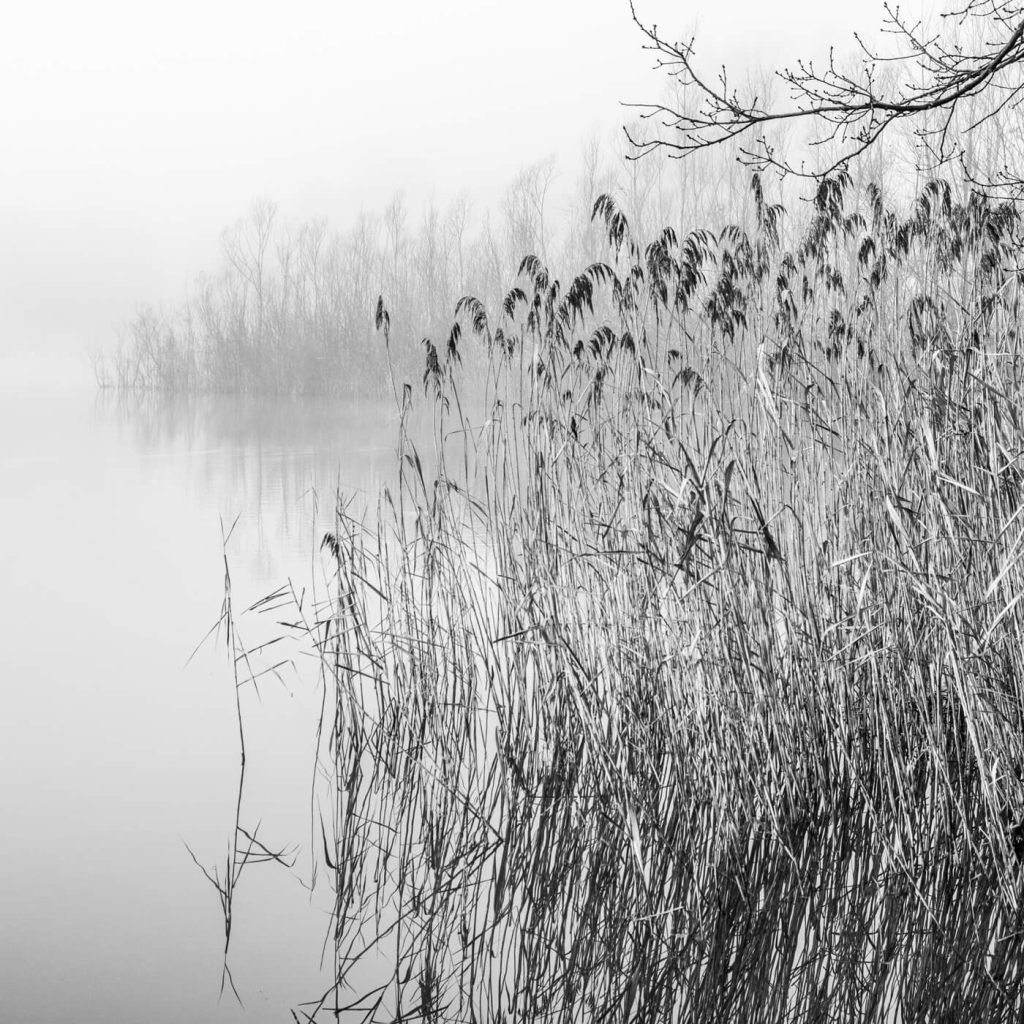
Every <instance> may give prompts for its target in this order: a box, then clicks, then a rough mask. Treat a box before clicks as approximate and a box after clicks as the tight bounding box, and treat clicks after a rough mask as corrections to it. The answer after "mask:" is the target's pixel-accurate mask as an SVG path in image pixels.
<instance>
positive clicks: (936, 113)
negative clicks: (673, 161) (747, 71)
mask: <svg viewBox="0 0 1024 1024" xmlns="http://www.w3.org/2000/svg"><path fill="white" fill-rule="evenodd" d="M630 9H631V11H632V14H633V20H634V22H635V23H636V24H637V26H638V27H639V28H640V30H641V32H643V34H644V36H645V37H646V39H647V42H646V43H645V49H648V50H651V51H653V52H655V53H656V54H657V55H658V65H657V66H658V67H660V68H663V69H664V70H665V71H666V72H667V73H668V74H669V75H670V76H671V77H672V78H673V79H675V80H676V82H677V83H679V84H680V85H681V86H682V87H683V89H684V95H685V96H686V98H687V99H689V100H691V101H692V102H690V103H688V104H687V105H686V106H685V108H683V107H678V108H677V107H672V106H668V105H665V104H661V103H651V104H633V106H636V107H638V108H639V109H641V110H642V111H643V113H642V115H641V116H642V118H644V119H653V120H654V121H655V122H656V123H657V124H658V126H659V128H660V131H659V132H658V133H657V134H656V135H655V136H654V137H652V138H649V139H638V138H636V137H635V135H634V133H632V132H631V131H630V130H629V129H628V128H627V129H626V135H627V137H628V138H629V140H630V142H631V143H632V144H633V145H634V147H635V155H638V156H642V155H644V154H646V153H650V152H652V151H654V150H658V149H664V150H667V151H669V154H670V155H672V156H676V157H682V156H686V155H687V154H690V153H693V152H695V151H698V150H702V149H708V148H711V147H715V146H718V145H721V144H723V143H727V142H734V143H736V145H737V146H738V149H739V155H740V159H741V160H742V161H743V162H745V163H748V164H751V165H753V166H756V167H758V168H761V169H764V168H766V167H774V168H776V169H777V170H779V171H780V172H782V173H787V174H788V173H795V174H801V175H806V176H810V177H823V176H826V175H828V174H830V173H832V172H834V171H836V170H838V169H839V168H841V167H844V166H846V165H848V164H849V162H850V161H851V160H853V159H855V158H856V157H858V156H860V155H861V154H863V153H864V152H865V151H866V150H868V149H870V148H871V147H873V146H874V145H875V144H876V143H877V142H878V141H879V139H880V138H881V137H882V135H883V133H885V132H886V130H887V129H889V128H890V127H892V126H893V125H896V124H898V123H901V122H908V123H909V124H910V125H911V126H912V127H913V130H914V133H915V134H916V136H917V137H918V139H919V140H920V141H921V142H922V143H923V145H924V147H925V149H926V151H927V153H929V154H930V155H931V157H932V158H933V159H934V161H935V162H936V163H937V164H942V163H946V162H948V161H950V160H957V161H960V162H963V155H964V139H965V138H967V137H970V136H971V135H972V134H973V133H974V132H975V131H976V130H977V129H978V128H980V127H981V126H982V125H983V124H985V123H986V122H989V121H990V120H991V119H993V118H998V117H999V115H1001V114H1003V113H1005V112H1007V111H1011V110H1014V109H1016V108H1018V107H1019V105H1020V104H1021V101H1022V100H1024V75H1022V73H1021V72H1022V67H1024V4H1021V3H1017V2H1012V0H966V2H965V4H964V5H963V6H961V7H959V8H956V9H951V10H947V11H944V12H943V13H942V14H941V15H940V24H941V29H940V30H939V31H937V32H930V31H928V30H926V29H925V27H924V26H923V24H922V23H921V22H915V21H910V20H908V19H907V18H905V17H904V15H903V14H902V13H901V12H900V9H899V7H897V6H893V5H890V4H888V3H886V4H885V22H884V25H883V33H884V34H886V35H889V36H892V37H894V38H895V40H896V42H897V45H898V52H896V53H895V54H894V55H882V54H881V53H879V52H877V51H876V50H875V49H874V48H872V47H869V46H868V45H867V44H866V43H865V42H864V40H863V39H862V38H861V37H860V36H855V37H854V38H855V40H856V43H857V45H858V47H859V51H860V59H859V62H858V63H857V65H856V67H855V68H854V69H853V70H849V71H847V70H843V69H842V68H841V67H840V66H839V65H838V64H837V62H836V58H835V51H834V50H832V51H830V54H829V59H828V63H827V66H826V67H825V68H824V69H819V68H817V67H815V65H814V63H813V62H804V61H800V62H798V64H797V67H796V69H795V70H793V69H789V68H786V69H784V70H782V71H778V72H777V73H776V74H777V76H778V78H779V79H780V80H781V83H782V85H783V86H784V88H785V89H787V90H788V92H789V95H790V101H789V105H788V106H784V105H777V104H773V103H771V102H770V101H765V100H764V99H762V98H760V97H758V96H757V95H756V94H754V95H750V96H749V97H746V96H744V95H742V94H741V92H740V91H739V90H738V89H737V88H736V87H735V86H734V85H732V84H731V83H730V81H729V77H728V74H727V72H726V69H725V68H724V67H723V68H722V69H721V70H720V71H719V72H718V73H717V75H715V76H714V77H708V76H707V75H706V74H705V73H704V72H703V71H702V70H701V69H700V68H699V67H698V65H697V63H696V60H695V56H694V39H693V37H691V38H690V40H689V41H688V42H669V41H668V40H667V39H665V38H663V37H662V36H661V35H660V34H659V33H658V27H657V25H647V24H645V23H643V22H642V21H641V20H640V18H639V16H638V15H637V13H636V7H635V5H634V0H630ZM965 39H970V40H972V42H971V43H970V44H965V42H964V40H965ZM982 94H984V97H985V98H986V99H987V100H988V102H987V103H986V104H984V106H983V108H982V109H981V110H980V111H978V107H977V105H976V104H970V106H972V107H973V111H972V114H971V117H969V118H967V119H966V123H963V124H960V123H959V122H958V120H957V116H958V114H960V113H961V112H962V109H963V108H964V107H965V106H966V105H968V101H971V100H973V99H974V98H976V97H980V96H982ZM796 120H805V121H808V122H814V124H815V129H814V130H815V134H814V137H813V139H812V141H811V145H812V147H817V151H818V152H820V153H822V154H827V155H825V156H824V158H823V159H822V160H820V161H818V162H816V163H815V165H814V166H812V167H811V168H810V169H808V168H807V167H805V166H804V165H803V164H802V163H801V164H799V165H796V164H795V163H794V162H793V161H792V159H791V158H790V157H787V156H783V155H780V154H779V152H778V151H777V150H776V148H775V147H774V146H773V144H772V143H771V141H770V140H769V139H768V137H767V134H766V132H767V129H768V128H769V127H771V126H778V125H779V124H780V123H784V122H792V121H796ZM969 173H970V172H969ZM978 184H983V185H988V186H994V185H1007V186H1011V187H1013V188H1015V189H1016V190H1018V191H1019V190H1021V189H1022V187H1024V169H1022V168H1017V167H1012V166H1003V167H1001V168H999V169H998V170H997V171H996V173H995V174H993V175H992V176H991V177H990V178H989V179H988V180H987V181H979V182H978Z"/></svg>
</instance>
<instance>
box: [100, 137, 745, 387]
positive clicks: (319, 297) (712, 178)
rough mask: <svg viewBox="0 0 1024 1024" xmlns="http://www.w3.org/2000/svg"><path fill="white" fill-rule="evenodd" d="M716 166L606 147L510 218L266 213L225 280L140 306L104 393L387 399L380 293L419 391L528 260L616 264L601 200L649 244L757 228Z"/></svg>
mask: <svg viewBox="0 0 1024 1024" xmlns="http://www.w3.org/2000/svg"><path fill="white" fill-rule="evenodd" d="M705 163H706V164H707V163H708V161H705ZM716 167H717V171H716V172H715V173H709V172H708V171H707V168H706V167H705V169H704V170H703V171H701V172H700V173H694V171H695V165H687V166H686V167H685V168H684V167H683V166H682V165H680V164H679V163H678V162H674V161H666V160H662V159H652V160H647V161H643V162H639V163H637V162H629V161H625V160H621V159H619V160H609V158H608V157H606V155H605V153H604V151H603V150H602V147H601V145H600V143H599V142H598V141H596V140H595V141H593V142H591V143H590V144H589V145H588V146H587V147H585V149H584V152H583V155H582V160H581V161H580V172H579V177H578V180H577V181H576V182H575V184H574V187H573V188H571V189H565V188H559V183H558V179H557V176H556V167H555V163H554V160H553V159H548V160H546V161H543V162H541V163H538V164H534V165H532V166H530V167H528V168H526V169H525V170H524V171H523V172H521V173H520V174H519V176H518V177H517V178H516V179H515V180H514V181H513V182H512V183H511V184H510V185H509V187H508V188H507V189H506V192H505V195H504V198H503V201H502V202H501V204H500V208H499V209H498V210H487V211H483V212H482V213H480V212H475V211H474V210H473V207H472V204H471V202H470V200H469V198H468V197H467V196H466V195H465V194H463V195H461V196H460V197H458V198H457V199H456V200H454V201H453V202H451V203H450V204H449V205H448V206H447V207H446V208H444V209H440V208H438V207H437V206H435V205H429V206H428V207H427V208H426V209H425V210H424V211H422V212H421V213H420V214H417V215H413V214H412V213H411V212H410V210H409V208H408V206H407V204H406V202H405V201H404V199H403V197H402V196H401V195H399V196H397V197H396V198H395V199H394V200H393V201H392V202H391V204H390V205H389V206H388V207H387V209H386V210H385V211H384V212H383V214H381V215H374V214H368V213H364V214H361V215H360V216H359V217H358V219H357V220H356V222H355V223H354V225H352V226H350V227H349V228H347V229H345V230H331V229H329V226H328V224H327V222H326V221H325V220H313V221H309V222H306V223H303V224H301V225H293V224H289V223H287V222H286V221H285V220H284V218H282V217H281V216H280V214H279V212H278V210H277V208H276V206H275V205H274V204H273V203H272V202H270V201H267V200H259V201H257V202H255V203H253V205H252V206H251V208H250V210H249V212H248V214H247V216H245V217H244V218H242V219H241V220H239V221H238V222H237V223H236V224H235V225H233V226H232V227H231V228H229V229H228V230H226V231H225V232H224V233H223V235H222V239H221V241H222V250H223V261H222V265H221V267H220V269H219V270H218V271H217V272H216V273H214V274H210V275H203V276H200V277H199V278H198V279H197V280H196V281H195V283H194V285H193V287H192V289H191V291H190V294H189V295H188V296H187V298H186V299H185V300H184V301H182V302H181V304H180V305H179V306H178V307H177V308H171V309H159V308H156V307H153V306H149V305H144V306H141V307H140V308H139V310H138V312H137V314H136V315H135V317H134V319H132V320H131V321H130V322H129V323H128V324H127V325H126V326H125V328H124V329H123V331H122V333H121V337H120V340H119V343H118V345H117V346H116V347H115V348H114V349H113V350H112V351H109V352H107V353H106V354H105V355H104V356H103V357H102V358H101V359H99V360H98V361H97V363H96V375H97V380H98V382H99V383H100V385H101V386H106V387H116V388H118V389H121V390H136V389H151V390H160V391H172V392H239V393H267V392H275V393H311V392H321V393H324V392H326V393H334V392H352V393H360V394H368V395H372V394H374V393H379V394H383V393H385V392H386V391H387V390H388V389H389V387H390V385H389V383H388V381H389V374H388V369H387V365H386V359H385V353H384V348H383V344H382V342H381V339H380V338H379V336H378V335H377V333H376V332H375V330H374V312H375V308H376V302H377V298H378V296H384V299H385V302H386V304H387V307H388V309H389V312H390V318H391V358H392V360H393V362H394V372H395V374H396V377H398V378H400V379H402V380H412V379H415V377H416V376H417V374H419V375H422V358H423V353H424V345H423V342H424V339H431V340H432V341H433V342H434V343H435V344H443V343H444V340H445V338H447V336H448V333H449V331H450V329H451V326H452V317H453V312H454V309H455V305H456V303H457V302H458V300H459V299H460V298H461V297H462V296H465V295H474V296H476V297H478V298H479V299H481V301H483V302H485V303H487V304H489V305H491V306H493V307H496V306H498V305H499V304H500V302H501V301H502V299H503V298H504V296H505V295H506V293H507V292H508V290H509V288H510V287H511V286H512V285H513V284H514V283H515V281H516V278H517V270H518V268H519V264H520V261H521V259H522V257H523V256H524V255H525V254H526V253H534V254H536V255H537V256H538V257H539V258H540V259H542V260H543V261H544V262H545V264H546V265H547V266H548V267H550V268H551V271H552V273H553V275H554V276H559V274H560V272H561V269H560V268H567V269H569V268H573V267H577V266H581V265H586V264H587V263H590V262H593V261H595V260H598V259H601V258H603V256H604V254H605V251H606V241H605V239H604V235H603V233H602V231H601V230H600V229H599V227H598V226H596V225H595V224H594V223H593V222H592V218H591V213H592V209H593V204H594V200H595V199H596V197H597V196H598V195H600V194H602V193H608V194H611V195H614V196H615V197H616V202H617V203H618V204H619V205H620V207H621V208H622V210H623V211H624V212H625V213H626V214H627V215H628V216H629V218H630V223H631V224H632V225H633V230H634V233H635V235H636V236H637V237H639V238H643V237H645V236H646V235H648V234H653V232H655V231H660V230H661V229H662V228H663V227H664V226H665V225H667V224H675V225H676V226H677V229H678V230H680V231H686V230H689V229H690V228H692V227H693V226H696V225H700V226H706V227H715V226H716V225H717V226H719V227H721V226H723V225H725V224H726V223H728V222H730V221H734V220H739V221H740V222H743V221H744V220H745V219H746V218H747V217H748V215H749V213H750V204H749V201H748V199H749V197H748V196H747V195H746V190H745V189H744V188H743V187H742V181H743V179H744V172H743V170H742V168H739V167H737V166H736V164H735V163H734V162H733V161H729V160H718V162H717V164H716ZM737 197H740V199H739V206H737Z"/></svg>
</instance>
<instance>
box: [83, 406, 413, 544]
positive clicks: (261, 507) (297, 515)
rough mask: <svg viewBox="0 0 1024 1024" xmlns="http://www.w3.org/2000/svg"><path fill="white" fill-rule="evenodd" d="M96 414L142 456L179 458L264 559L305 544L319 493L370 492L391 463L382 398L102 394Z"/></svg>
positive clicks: (389, 412) (205, 496) (208, 500)
mask: <svg viewBox="0 0 1024 1024" xmlns="http://www.w3.org/2000/svg"><path fill="white" fill-rule="evenodd" d="M96 414H97V416H99V417H101V418H102V419H104V420H106V421H112V422H114V423H116V424H117V426H118V429H119V431H120V432H121V433H122V434H123V435H124V436H125V437H127V438H128V439H130V441H131V443H132V444H133V445H134V447H135V449H136V451H137V452H138V453H139V455H140V456H141V457H142V458H143V460H145V459H146V458H147V457H151V456H156V455H178V456H182V457H183V458H185V459H186V462H187V468H188V479H189V481H190V485H194V486H195V487H196V488H197V490H198V491H199V493H200V495H201V499H202V501H203V503H204V504H206V505H208V506H209V507H211V508H212V509H213V510H215V511H216V512H217V513H218V514H223V515H225V516H230V517H232V518H234V516H235V515H241V516H242V518H243V520H244V521H245V522H246V523H247V526H248V528H249V529H254V531H255V534H256V536H257V538H258V550H259V552H262V553H265V554H266V555H268V556H269V555H271V554H272V553H273V551H274V550H275V549H279V548H280V546H281V544H282V543H285V544H288V543H289V542H292V541H299V542H302V543H308V541H309V539H310V537H311V536H312V535H313V534H312V530H313V523H312V513H313V512H314V510H315V508H316V505H317V500H318V496H321V495H327V496H329V495H332V494H333V493H334V491H335V490H336V489H337V488H338V487H339V486H340V487H342V488H343V489H344V490H345V491H346V492H349V493H363V494H366V495H371V494H375V493H377V492H378V491H379V489H380V487H381V486H382V485H383V484H385V483H386V480H385V477H384V475H383V473H384V471H386V470H387V468H388V467H390V466H391V465H392V464H393V461H394V460H393V458H392V454H391V453H392V451H393V448H394V442H393V430H392V429H390V422H391V421H392V420H393V419H394V409H393V407H392V406H390V405H389V404H387V403H381V402H351V401H350V402H339V401H331V400H327V399H297V398H289V397H278V396H263V397H259V398H256V397H251V396H238V395H216V396H209V395H203V396H187V395H177V394H160V393H154V392H120V393H116V392H106V393H101V394H100V396H99V397H98V398H97V404H96Z"/></svg>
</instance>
